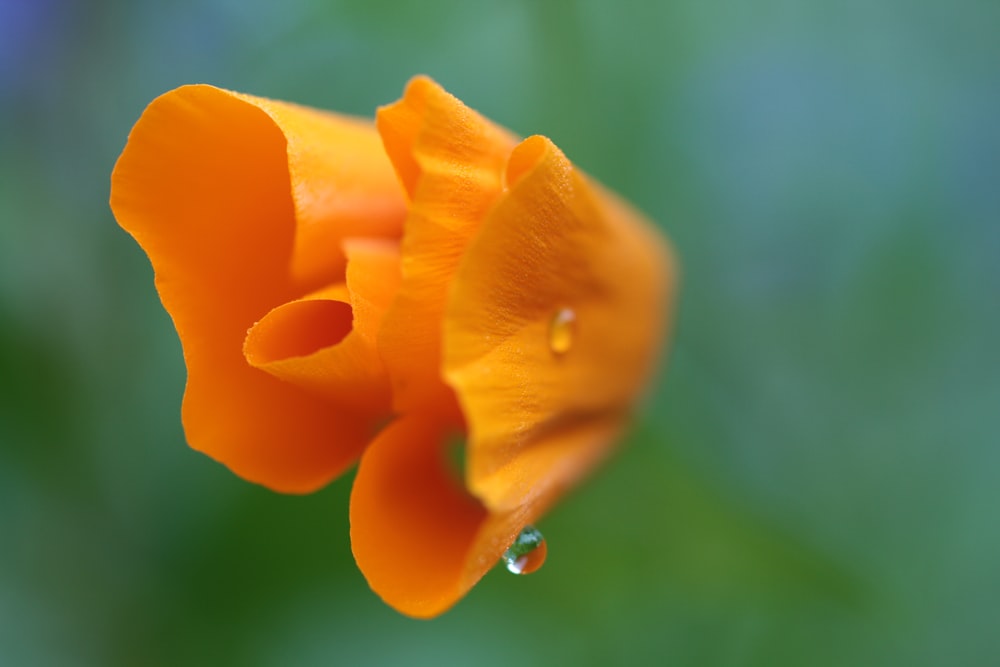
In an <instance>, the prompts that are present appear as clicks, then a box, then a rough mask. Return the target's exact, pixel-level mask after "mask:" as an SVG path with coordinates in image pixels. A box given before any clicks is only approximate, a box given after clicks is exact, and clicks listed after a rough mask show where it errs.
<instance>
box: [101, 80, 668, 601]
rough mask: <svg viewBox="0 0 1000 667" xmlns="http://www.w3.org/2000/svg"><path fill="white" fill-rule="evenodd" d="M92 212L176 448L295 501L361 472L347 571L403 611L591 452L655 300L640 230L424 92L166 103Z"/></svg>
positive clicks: (648, 336)
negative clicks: (356, 113)
mask: <svg viewBox="0 0 1000 667" xmlns="http://www.w3.org/2000/svg"><path fill="white" fill-rule="evenodd" d="M111 207H112V209H113V210H114V213H115V217H116V218H117V219H118V222H119V224H121V226H122V227H124V228H125V229H126V230H127V231H128V232H129V233H131V234H132V235H133V236H134V237H135V239H136V240H137V241H138V242H139V244H140V245H141V246H142V247H143V249H144V250H145V251H146V252H147V254H148V255H149V258H150V261H151V262H152V264H153V268H154V270H155V273H156V286H157V289H158V290H159V293H160V298H161V299H162V301H163V305H164V307H165V308H166V309H167V311H168V312H169V313H170V315H171V316H172V317H173V320H174V324H175V326H176V328H177V332H178V334H179V336H180V339H181V344H182V346H183V349H184V358H185V362H186V364H187V369H188V383H187V388H186V390H185V394H184V403H183V411H182V412H183V414H182V417H183V422H184V428H185V432H186V435H187V438H188V442H189V443H190V444H191V446H192V447H194V448H195V449H198V450H200V451H203V452H205V453H206V454H208V455H210V456H212V457H214V458H216V459H217V460H219V461H221V462H222V463H224V464H226V465H227V466H229V467H230V468H231V469H232V470H233V471H234V472H236V474H238V475H240V476H242V477H244V478H246V479H248V480H251V481H254V482H258V483H260V484H264V485H266V486H268V487H270V488H272V489H275V490H278V491H285V492H294V493H303V492H309V491H312V490H314V489H316V488H318V487H320V486H322V485H324V484H326V483H327V482H329V481H330V480H331V479H333V478H334V477H336V476H337V475H339V474H340V473H342V472H343V471H344V470H345V469H346V468H347V467H349V466H350V465H352V464H353V463H354V462H355V461H356V460H357V459H358V458H359V457H360V465H359V468H358V472H357V477H356V479H355V481H354V488H353V492H352V496H351V509H350V512H351V540H352V545H353V549H354V555H355V558H356V560H357V562H358V566H359V567H360V568H361V570H362V572H363V573H364V574H365V576H366V577H367V579H368V582H369V584H370V585H371V587H372V588H373V589H374V590H375V592H376V593H378V594H379V595H380V596H382V598H383V599H384V600H385V601H386V602H387V603H388V604H390V605H392V606H393V607H395V608H396V609H398V610H399V611H401V612H403V613H405V614H409V615H412V616H417V617H430V616H435V615H437V614H440V613H441V612H443V611H445V610H446V609H447V608H449V607H450V606H451V605H453V604H454V603H455V602H456V601H458V600H459V599H460V598H461V597H462V596H463V595H464V594H465V593H466V592H467V591H468V590H469V589H470V588H471V587H472V586H473V585H474V584H475V583H476V582H477V581H478V580H479V579H480V578H481V577H482V576H483V575H484V574H485V573H486V572H487V571H488V570H489V569H490V568H491V567H492V566H493V565H494V564H495V563H496V562H497V560H498V559H499V558H500V556H501V554H502V553H503V552H504V550H505V549H506V548H507V547H508V546H510V545H511V544H512V543H513V542H514V541H515V539H516V538H517V536H518V535H519V534H520V533H521V531H522V529H524V528H525V526H526V525H528V524H530V523H531V522H533V521H535V520H536V519H538V518H539V517H540V516H541V515H542V514H543V513H544V512H545V511H546V510H547V509H548V508H549V507H550V506H551V505H552V503H553V502H554V501H555V500H556V499H557V498H558V497H559V496H561V495H562V494H563V493H564V492H565V491H566V490H567V489H568V488H570V487H571V486H573V485H574V484H575V483H576V482H577V481H578V480H579V479H580V478H581V477H582V476H583V475H585V474H586V473H587V472H588V471H590V470H591V469H592V468H593V467H594V466H595V464H597V463H598V462H599V461H600V460H601V459H602V458H603V457H604V456H605V455H606V454H607V453H608V452H609V450H610V449H611V447H612V445H613V443H614V441H615V440H616V439H617V437H618V436H619V434H620V432H621V430H622V428H623V425H624V423H625V421H626V419H627V417H628V414H629V411H630V408H631V406H632V403H633V401H634V399H635V398H636V395H637V393H638V392H639V391H640V390H641V388H642V386H643V384H644V381H645V379H646V378H647V376H648V374H649V371H650V369H651V367H652V365H653V363H654V358H655V355H656V351H657V348H658V347H659V344H660V341H661V339H662V337H663V334H664V329H665V325H666V318H665V312H666V308H667V306H668V303H669V302H670V301H671V299H672V291H673V285H674V268H673V267H674V264H673V260H672V256H671V255H670V253H669V250H668V249H667V246H666V244H665V243H664V241H663V240H662V239H661V238H660V237H659V236H658V235H657V233H656V232H655V231H654V230H653V228H652V227H651V226H650V225H649V224H648V223H647V222H646V221H645V220H644V219H643V218H642V216H641V215H640V214H638V213H637V212H635V211H634V210H633V209H632V208H630V207H629V206H628V205H627V204H625V203H624V202H622V201H621V200H620V199H618V198H617V197H615V196H614V195H613V194H611V193H610V192H608V191H606V190H604V189H603V188H601V187H600V186H599V185H598V184H596V183H595V182H593V181H592V180H590V179H589V178H588V177H587V176H586V175H585V174H583V173H582V172H580V171H579V170H578V169H577V168H576V167H574V166H573V165H572V163H570V162H569V161H568V160H567V159H566V157H565V156H564V155H563V154H562V153H561V152H560V151H559V149H558V148H556V147H555V145H553V144H552V142H551V141H549V140H548V139H547V138H545V137H542V136H533V137H529V138H528V139H525V140H523V141H519V140H518V138H517V137H515V136H513V135H512V134H511V133H509V132H508V131H507V130H504V129H503V128H500V127H498V126H496V125H494V124H492V123H491V122H489V121H488V120H486V119H484V118H483V117H481V116H480V115H478V114H477V113H476V112H474V111H472V110H471V109H469V108H467V107H466V106H464V105H463V104H462V103H461V102H460V101H458V100H457V99H455V98H454V97H452V96H451V95H449V94H448V93H447V92H445V91H444V90H443V89H441V88H440V87H439V86H438V85H437V84H436V83H434V82H433V81H431V80H430V79H427V78H424V77H418V78H415V79H414V80H413V81H411V82H410V84H409V85H408V86H407V89H406V92H405V94H404V96H403V98H402V99H401V100H400V101H398V102H396V103H395V104H392V105H389V106H387V107H383V108H382V109H380V110H379V112H378V115H377V119H376V123H375V124H374V125H372V124H371V123H370V122H368V121H364V120H358V119H354V118H348V117H345V116H339V115H334V114H329V113H324V112H320V111H315V110H311V109H306V108H303V107H298V106H294V105H291V104H287V103H282V102H274V101H271V100H265V99H261V98H256V97H250V96H247V95H241V94H238V93H232V92H228V91H224V90H220V89H218V88H213V87H211V86H203V85H202V86H185V87H183V88H179V89H177V90H174V91H172V92H169V93H167V94H165V95H163V96H161V97H159V98H158V99H156V100H155V101H154V102H153V103H152V104H150V106H149V107H148V108H147V109H146V111H145V112H144V113H143V115H142V117H141V118H140V120H139V122H138V123H137V124H136V126H135V128H134V129H133V131H132V133H131V135H130V136H129V141H128V145H127V146H126V147H125V150H124V151H123V153H122V155H121V157H120V158H119V160H118V164H117V165H116V166H115V171H114V174H113V176H112V191H111ZM456 442H458V443H461V444H464V447H465V455H466V463H465V470H464V479H463V475H462V474H461V473H455V472H453V471H452V470H451V467H452V466H451V464H450V463H449V454H450V452H449V449H450V448H451V447H454V446H455V444H454V443H456Z"/></svg>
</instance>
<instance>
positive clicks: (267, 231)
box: [111, 86, 403, 492]
mask: <svg viewBox="0 0 1000 667" xmlns="http://www.w3.org/2000/svg"><path fill="white" fill-rule="evenodd" d="M327 134H329V135H338V136H339V135H344V136H345V137H354V139H353V140H347V139H345V141H344V142H343V144H342V145H340V146H339V147H338V150H337V151H336V152H337V155H327V156H325V157H320V156H319V154H320V152H321V151H320V149H319V148H313V149H308V148H307V147H308V146H309V145H311V144H312V143H313V141H314V140H316V139H317V138H320V137H322V136H324V135H327ZM377 142H378V137H377V135H376V134H375V131H374V129H373V128H372V127H370V126H366V125H365V124H363V123H362V122H361V121H357V120H354V119H347V118H343V117H340V116H334V115H332V114H331V115H328V114H322V113H319V112H312V111H307V110H304V109H301V108H299V107H294V106H291V105H283V104H280V103H277V102H270V101H267V100H260V99H258V98H251V97H247V96H243V95H238V94H235V93H230V92H227V91H223V90H220V89H217V88H213V87H211V86H187V87H183V88H180V89H177V90H175V91H173V92H170V93H167V94H166V95H163V96H161V97H159V98H158V99H156V100H154V101H153V102H152V103H151V104H150V106H149V107H148V108H147V109H146V111H145V112H144V113H143V116H142V118H141V119H140V120H139V122H138V123H137V124H136V126H135V128H134V129H133V131H132V133H131V135H130V137H129V142H128V145H127V146H126V147H125V150H124V151H123V153H122V155H121V157H120V158H119V160H118V163H117V164H116V166H115V171H114V174H113V175H112V193H111V207H112V209H113V211H114V213H115V217H116V218H117V220H118V222H119V224H120V225H121V226H122V227H123V228H125V229H126V230H127V231H128V232H129V233H130V234H132V235H133V236H134V237H135V239H136V240H137V241H138V242H139V244H140V245H141V246H142V247H143V249H144V250H145V251H146V253H147V254H148V255H149V257H150V261H151V262H152V264H153V268H154V270H155V272H156V285H157V289H158V290H159V293H160V298H161V300H162V301H163V304H164V307H165V308H166V309H167V311H168V312H169V313H170V315H171V317H172V318H173V320H174V325H175V326H176V328H177V332H178V335H179V336H180V339H181V344H182V347H183V349H184V357H185V361H186V363H187V368H188V382H187V387H186V390H185V395H184V403H183V409H182V417H183V421H184V427H185V431H186V435H187V439H188V442H189V444H190V445H191V446H192V447H194V448H195V449H198V450H200V451H203V452H205V453H206V454H209V455H211V456H212V457H214V458H216V459H218V460H220V461H222V462H223V463H225V464H226V465H228V466H229V467H231V468H232V469H233V470H234V471H235V472H236V473H237V474H239V475H241V476H243V477H245V478H247V479H250V480H253V481H256V482H259V483H262V484H265V485H267V486H270V487H272V488H275V489H279V490H283V491H293V492H305V491H309V490H313V489H315V488H317V487H319V486H321V485H323V484H324V483H326V482H327V481H329V480H330V479H331V478H332V477H334V476H335V475H337V474H338V473H339V472H341V471H342V470H343V469H344V468H345V467H346V466H347V465H349V464H350V463H351V462H352V461H353V460H354V458H355V456H356V453H357V451H358V449H359V447H360V446H361V445H362V444H363V442H365V441H366V440H367V439H368V437H369V430H368V426H367V425H366V424H364V423H359V422H358V421H357V420H354V419H351V418H350V415H347V414H344V413H341V412H337V411H331V410H330V409H329V406H328V404H327V402H326V401H325V400H323V399H322V398H321V397H319V396H317V395H314V394H312V393H310V392H307V391H305V390H302V389H299V388H297V387H295V386H293V385H290V384H288V383H286V382H282V381H281V380H279V379H277V378H274V377H272V376H271V375H268V374H267V373H264V372H262V371H260V370H258V369H255V368H252V367H250V366H249V365H248V364H247V363H246V360H245V359H244V357H243V354H242V346H243V339H244V337H245V336H246V332H247V329H248V328H249V327H250V326H251V325H253V324H254V322H256V321H257V320H258V319H260V318H261V317H262V316H263V315H264V314H265V313H267V312H268V311H269V310H270V309H271V308H273V307H274V306H275V305H276V304H281V303H285V302H288V301H292V300H294V299H296V298H298V297H299V296H301V295H302V294H303V293H304V292H307V291H309V289H313V288H315V287H316V286H318V285H319V284H329V283H330V282H333V281H337V280H343V259H342V253H341V251H340V249H339V247H340V245H339V236H340V235H341V232H339V231H338V232H336V233H335V234H334V233H332V232H322V233H321V232H319V231H318V230H319V228H320V227H322V226H325V225H335V224H336V223H337V219H338V216H340V215H342V214H344V211H343V210H342V209H341V208H338V206H334V205H332V204H331V203H332V202H334V201H338V200H337V197H335V196H334V193H344V194H345V195H346V194H347V193H350V196H347V198H346V200H345V201H348V202H353V203H352V204H351V206H356V207H368V208H370V210H372V211H382V212H384V217H380V216H382V215H383V214H382V213H379V214H378V215H376V216H374V217H373V218H372V219H371V221H370V224H371V227H370V230H371V231H372V233H382V232H385V233H390V234H393V233H396V230H398V224H399V220H400V219H401V217H402V215H401V211H402V208H403V201H402V199H401V197H400V196H399V194H398V185H397V183H396V181H395V176H394V174H393V173H392V171H391V168H390V166H389V165H388V163H387V162H386V161H384V159H379V158H374V157H372V155H373V153H372V150H371V147H372V145H373V143H374V145H375V146H377ZM338 159H342V160H344V161H346V162H347V163H354V164H355V165H356V166H357V171H354V172H351V173H350V174H348V173H346V172H344V171H342V170H337V169H331V168H330V165H329V163H330V161H335V160H338ZM317 183H322V185H318V184H317ZM352 197H353V199H352ZM328 205H329V206H328ZM348 217H349V216H348ZM300 222H302V224H301V225H300V224H299V223H300ZM359 224H360V222H359ZM364 224H369V223H364ZM306 227H308V228H309V231H304V230H305V228H306ZM300 228H301V229H300ZM300 232H301V233H300ZM302 234H305V235H307V236H308V235H313V234H319V236H320V237H322V238H323V239H324V240H325V241H328V242H329V243H331V244H332V245H333V247H334V250H333V251H331V252H329V253H328V254H329V256H330V257H332V258H333V263H332V264H331V265H329V266H327V267H326V268H324V269H322V271H320V270H316V271H313V270H311V269H309V270H306V269H297V268H296V267H306V266H312V264H313V260H311V259H296V255H295V252H296V248H297V247H298V246H300V245H302V241H301V240H300V237H301V236H302ZM333 237H338V242H337V243H335V244H334V243H333V241H332V240H331V239H332V238H333ZM317 251H318V252H324V251H323V250H322V249H317ZM337 257H341V259H340V260H337V259H336V258H337ZM338 263H339V268H338ZM320 274H322V275H320ZM314 283H316V284H314Z"/></svg>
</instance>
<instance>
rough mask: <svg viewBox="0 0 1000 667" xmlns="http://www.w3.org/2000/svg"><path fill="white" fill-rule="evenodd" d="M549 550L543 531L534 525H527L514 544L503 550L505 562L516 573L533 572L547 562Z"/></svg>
mask: <svg viewBox="0 0 1000 667" xmlns="http://www.w3.org/2000/svg"><path fill="white" fill-rule="evenodd" d="M548 550H549V548H548V547H547V546H546V545H545V538H544V537H542V533H541V532H539V530H538V529H537V528H535V527H534V526H525V527H524V530H522V531H521V534H520V535H518V536H517V539H516V540H514V544H512V545H510V548H508V549H507V551H505V552H503V563H504V565H506V566H507V569H508V570H509V571H510V572H513V573H514V574H531V573H532V572H534V571H536V570H537V569H538V568H540V567H541V566H542V564H543V563H545V556H546V554H547V553H548Z"/></svg>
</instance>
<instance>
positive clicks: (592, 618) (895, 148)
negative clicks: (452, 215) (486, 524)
mask: <svg viewBox="0 0 1000 667" xmlns="http://www.w3.org/2000/svg"><path fill="white" fill-rule="evenodd" d="M998 31H1000V4H998V3H996V2H994V1H993V0H957V1H956V2H934V1H933V0H909V1H903V0H899V1H894V0H840V1H834V0H823V1H814V2H791V1H788V0H761V1H760V2H754V3H743V2H736V1H732V0H730V1H726V0H708V1H703V0H673V1H671V2H662V3H661V2H647V1H628V0H619V1H617V2H604V1H601V0H588V1H582V2H569V1H555V0H553V1H548V0H512V1H510V2H495V3H485V2H467V1H461V2H460V1H459V0H451V1H429V2H423V3H389V2H382V1H378V0H351V1H337V0H284V1H283V2H280V3H279V2H273V3H269V2H263V1H259V0H211V1H200V0H199V1H195V0H177V1H175V2H169V3H153V2H132V1H126V0H118V1H107V2H82V1H77V0H0V664H2V665H11V666H18V665H30V666H34V665H42V666H47V665H55V666H60V665H150V666H156V665H249V666H258V665H259V666H266V665H339V664H343V665H348V664H351V665H354V664H359V665H360V664H373V665H374V664H406V665H425V664H426V665H439V664H440V665H444V664H457V665H503V666H509V665H522V666H528V665H557V664H558V665H608V664H636V665H641V664H670V665H699V666H711V665H762V666H765V665H766V666H776V665H806V664H808V665H821V666H822V665H908V666H909V665H945V664H949V665H958V664H962V665H988V664H1000V631H998V625H1000V567H998V565H1000V520H998V519H1000V506H998V503H1000V350H998V342H1000V39H998V38H997V35H998ZM417 72H424V73H428V74H430V75H432V76H434V77H435V78H437V79H438V80H439V81H441V82H442V83H443V84H444V85H445V86H446V87H448V88H449V89H450V90H452V92H454V93H456V94H457V95H458V96H459V97H460V98H462V99H463V100H465V101H466V102H467V103H469V104H470V105H472V106H473V107H475V108H477V109H479V110H480V111H482V112H484V113H485V114H487V115H489V116H490V117H492V118H494V119H496V120H497V121H499V122H501V123H503V124H506V125H508V126H509V127H511V128H512V129H514V130H516V131H518V132H520V133H522V134H533V133H543V134H547V135H549V136H551V137H552V138H553V139H554V140H555V141H556V143H557V144H559V145H560V146H561V147H562V148H563V149H564V150H565V151H566V153H567V154H568V155H569V156H570V157H571V158H573V159H574V160H575V161H577V162H578V163H579V164H580V165H582V166H583V167H584V168H586V169H587V170H589V171H590V172H592V173H593V174H595V175H596V176H598V177H599V178H600V179H602V180H603V181H605V182H606V183H607V184H609V185H611V186H613V187H614V188H616V189H617V190H619V191H620V192H622V193H623V194H624V195H626V196H627V197H629V198H630V199H632V200H633V201H635V202H636V203H637V204H638V205H639V206H640V207H641V208H643V209H645V210H646V211H647V212H648V213H649V214H650V215H651V216H652V217H653V218H654V219H655V220H656V221H658V222H659V223H660V224H661V225H662V227H663V228H664V229H665V230H666V231H667V232H668V233H669V234H670V236H671V237H672V238H673V240H674V242H675V244H676V246H677V248H678V251H679V254H680V256H681V258H682V261H683V266H684V278H683V287H682V290H681V294H682V298H681V302H680V305H679V317H678V326H677V329H676V335H675V340H674V342H673V345H672V348H671V352H670V356H669V362H668V364H667V367H666V372H665V374H663V375H662V376H661V379H660V380H659V382H658V383H657V385H656V387H655V388H654V390H653V392H652V393H651V395H650V397H649V399H648V400H647V403H646V405H645V408H644V410H643V412H642V413H641V415H640V416H639V418H638V419H637V421H636V425H635V428H634V429H633V431H632V434H631V436H630V437H629V439H628V441H627V442H626V443H625V446H624V447H623V449H622V451H621V453H620V455H619V456H618V457H617V458H616V459H615V460H614V461H613V462H612V463H610V464H609V465H608V466H607V467H606V468H605V469H603V470H602V471H601V472H600V473H599V474H598V475H597V476H596V477H595V478H594V479H593V480H592V481H591V482H590V483H589V484H587V485H585V486H584V487H582V488H581V489H580V490H579V491H578V492H576V493H575V494H574V495H572V496H571V497H570V498H568V499H567V500H566V501H565V502H564V503H563V504H562V505H561V506H559V507H558V508H557V509H556V510H555V511H554V512H553V513H552V514H551V515H550V516H548V517H547V518H546V519H545V520H544V521H542V522H541V524H540V528H541V530H542V531H543V532H544V533H545V535H546V537H547V538H548V543H549V560H548V563H547V564H546V566H545V567H544V568H543V569H542V570H541V571H540V572H539V573H537V574H535V575H532V576H530V577H515V576H513V575H510V574H508V573H506V572H505V571H502V570H496V571H494V572H492V573H491V574H489V575H488V576H487V577H486V578H485V580H484V581H483V582H482V583H481V584H480V585H479V586H478V587H477V588H475V589H474V590H473V591H472V593H471V594H470V595H469V596H468V597H467V598H466V599H465V600H464V601H463V602H461V603H460V604H459V605H458V606H457V607H456V608H455V609H454V610H452V611H451V612H450V613H448V614H447V615H445V616H443V617H441V618H439V619H437V620H434V621H431V622H418V621H413V620H410V619H407V618H403V617H401V616H399V615H398V614H397V613H395V612H394V611H392V610H391V609H389V608H388V607H386V606H384V605H383V604H382V603H381V602H380V601H379V600H378V599H377V597H376V596H374V595H373V594H372V593H370V592H369V591H368V589H367V587H366V585H365V582H364V579H363V578H362V576H361V575H360V574H359V572H358V571H357V569H356V568H355V565H354V563H353V560H352V558H351V554H350V546H349V541H348V525H347V500H348V494H349V491H350V479H349V478H345V479H341V480H339V481H337V482H336V483H334V484H332V485H331V486H330V487H329V488H328V489H326V490H324V491H322V492H320V493H317V494H315V495H312V496H308V497H285V496H279V495H276V494H273V493H270V492H268V491H266V490H263V489H260V488H256V487H254V486H252V485H250V484H248V483H245V482H243V481H241V480H240V479H238V478H236V477H235V476H233V475H231V474H230V473H229V472H228V471H227V470H225V469H224V468H223V467H221V466H219V465H217V464H215V463H213V462H212V461H210V460H209V459H208V458H206V457H204V456H202V455H200V454H197V453H194V452H192V451H190V450H189V449H188V448H187V447H186V445H185V444H184V437H183V433H182V430H181V425H180V420H179V406H180V400H181V394H182V390H183V383H184V368H183V362H182V359H181V354H180V348H179V345H178V343H177V340H176V338H175V335H174V332H173V329H172V327H171V323H170V320H169V318H168V317H167V315H166V314H165V313H164V312H163V311H162V309H161V308H160V305H159V302H158V299H157V297H156V293H155V291H154V289H153V283H152V273H151V271H150V268H149V265H148V262H147V260H146V258H145V256H144V255H143V253H142V252H141V251H140V249H139V248H138V247H137V246H136V245H135V244H134V243H133V242H132V240H131V239H130V238H129V237H128V236H127V235H126V234H125V233H124V232H122V231H121V230H120V229H119V228H118V227H117V225H116V224H115V222H114V220H113V218H112V216H111V213H110V211H109V209H108V206H107V199H108V188H109V174H110V172H111V168H112V165H113V164H114V160H115V158H116V157H117V154H118V153H119V151H120V150H121V148H122V146H123V145H124V142H125V138H126V136H127V133H128V131H129V128H130V127H131V125H132V123H133V122H134V121H135V120H136V119H137V118H138V116H139V114H140V113H141V111H142V109H143V107H144V106H145V104H147V103H148V102H149V101H150V100H151V99H153V98H154V97H155V96H156V95H158V94H160V93H162V92H164V91H166V90H168V89H170V88H172V87H175V86H177V85H180V84H184V83H192V82H210V83H215V84H218V85H221V86H224V87H228V88H232V89H237V90H241V91H245V92H249V93H255V94H258V95H264V96H270V97H275V98H280V99H287V100H293V101H297V102H301V103H304V104H310V105H314V106H318V107H325V108H331V109H338V110H342V111H348V112H353V113H358V114H364V115H370V114H371V113H372V112H373V110H374V108H375V107H376V106H377V105H378V104H382V103H386V102H388V101H391V100H394V99H396V98H397V97H398V96H399V94H400V92H401V90H402V87H403V85H404V83H405V81H406V80H407V79H408V78H409V76H411V75H412V74H414V73H417Z"/></svg>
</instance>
